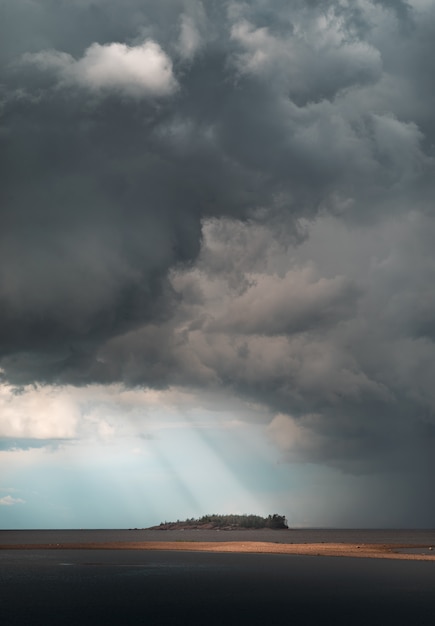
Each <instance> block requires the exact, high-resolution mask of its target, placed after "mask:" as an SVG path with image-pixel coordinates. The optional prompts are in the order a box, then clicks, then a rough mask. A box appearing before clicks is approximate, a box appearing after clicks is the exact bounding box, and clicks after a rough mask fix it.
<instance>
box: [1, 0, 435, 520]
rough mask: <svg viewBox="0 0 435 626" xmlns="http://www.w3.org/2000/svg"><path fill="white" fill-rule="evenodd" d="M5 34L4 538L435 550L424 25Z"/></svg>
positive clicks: (430, 18)
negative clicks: (433, 545) (425, 536)
mask: <svg viewBox="0 0 435 626" xmlns="http://www.w3.org/2000/svg"><path fill="white" fill-rule="evenodd" d="M0 13H1V15H0V31H1V32H0V59H1V66H0V67H1V69H0V71H1V80H0V115H1V127H0V142H1V150H0V154H1V159H2V163H1V168H0V172H1V174H0V175H1V177H2V181H1V185H0V189H1V194H2V198H1V213H0V219H1V223H0V240H1V241H0V368H1V385H0V437H1V439H0V527H1V528H29V527H144V526H147V525H151V524H157V523H158V522H160V521H163V520H164V519H167V520H170V519H173V518H175V519H176V518H180V519H182V518H185V517H192V516H198V515H201V514H205V513H211V512H221V513H230V512H231V513H250V512H252V513H257V514H263V515H266V514H269V513H273V512H279V513H284V514H286V515H287V517H288V519H289V522H290V524H291V525H295V526H414V527H424V526H426V527H429V526H432V527H433V526H434V524H435V505H434V503H433V499H431V498H430V493H431V483H432V476H433V474H434V470H435V465H434V463H435V461H434V458H435V457H434V455H433V448H434V443H435V394H434V385H433V379H434V376H435V347H434V340H435V291H434V289H433V284H434V278H435V256H434V250H433V240H434V235H435V220H434V212H433V198H434V186H435V184H434V181H435V176H434V173H435V172H434V166H435V154H434V152H435V148H434V146H435V117H434V110H435V83H434V72H433V61H432V59H433V57H434V52H435V50H434V48H435V3H434V2H433V1H432V0H409V1H406V0H395V1H392V0H322V1H320V0H310V1H306V0H305V1H302V0H295V1H294V2H291V3H289V2H285V1H284V0H268V1H267V2H266V1H265V0H247V1H245V2H237V1H233V0H228V1H226V2H217V1H216V2H215V1H212V0H210V1H209V2H207V1H205V0H204V1H202V2H201V1H200V0H149V1H147V2H144V1H143V0H125V1H124V2H122V3H119V2H115V1H114V0H71V1H69V2H57V1H56V2H55V1H54V0H53V1H51V0H50V1H46V0H44V1H42V0H15V1H14V2H3V3H2V4H1V7H0Z"/></svg>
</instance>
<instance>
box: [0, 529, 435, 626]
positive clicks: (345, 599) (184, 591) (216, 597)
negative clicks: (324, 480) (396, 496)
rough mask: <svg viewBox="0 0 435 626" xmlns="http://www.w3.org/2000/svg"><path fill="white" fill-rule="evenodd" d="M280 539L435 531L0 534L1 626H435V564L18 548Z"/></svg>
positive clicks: (415, 539)
mask: <svg viewBox="0 0 435 626" xmlns="http://www.w3.org/2000/svg"><path fill="white" fill-rule="evenodd" d="M192 539H196V540H198V541H249V540H251V541H272V542H280V543H284V542H285V543H292V542H293V543H304V542H306V543H311V542H316V543H317V542H322V541H323V542H344V543H346V542H347V543H397V544H405V543H406V544H410V545H412V546H415V549H416V550H419V549H420V548H419V546H420V545H429V544H433V545H434V546H435V531H434V530H365V529H364V530H357V529H353V530H339V529H327V530H325V529H297V530H289V531H271V530H265V531H263V530H261V531H202V530H198V531H187V530H186V531H158V530H154V531H150V530H141V529H137V530H136V529H131V530H28V531H13V530H10V531H0V545H2V546H3V548H2V549H1V550H0V624H1V626H18V625H19V626H21V625H22V624H23V625H29V626H34V625H35V626H39V625H41V626H52V625H53V626H54V625H56V626H63V625H65V626H72V625H77V626H81V625H83V626H87V625H91V624H92V625H99V624H101V625H105V626H106V625H107V626H112V625H115V624H116V625H120V626H124V625H125V626H130V625H142V624H143V625H147V626H149V625H160V624H162V625H166V624H168V625H184V624H186V625H188V626H196V625H201V626H208V625H215V626H218V625H219V626H226V625H229V626H231V625H234V626H235V625H237V626H240V625H242V626H243V625H245V624H246V625H248V624H249V625H256V624H261V625H263V626H269V625H275V624H276V625H278V624H279V625H280V626H281V625H287V624H288V625H289V626H290V625H291V626H295V625H298V624H301V625H316V626H321V625H324V624H331V625H335V624H339V625H341V624H343V625H344V624H346V626H352V625H357V626H359V625H363V624H364V625H365V626H366V625H367V626H372V625H380V626H381V625H382V626H384V625H389V624H394V625H402V624H403V625H405V624H406V625H411V624H412V625H414V624H415V625H416V626H420V625H426V624H427V625H429V624H430V625H433V624H434V623H435V562H431V561H413V560H412V561H394V560H384V559H364V558H358V559H357V558H342V557H318V556H292V555H284V554H281V555H280V554H231V553H230V554H229V553H205V552H189V551H188V550H186V551H164V550H163V551H158V552H157V551H141V550H86V549H84V550H63V549H57V550H40V549H33V550H14V549H12V548H13V544H32V543H34V544H62V543H84V542H100V541H101V542H111V541H121V542H122V541H126V542H128V541H159V540H165V541H171V540H172V541H183V540H187V541H191V540H192Z"/></svg>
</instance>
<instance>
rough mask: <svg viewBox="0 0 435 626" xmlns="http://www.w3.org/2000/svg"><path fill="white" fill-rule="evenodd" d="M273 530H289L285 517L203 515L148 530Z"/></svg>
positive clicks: (166, 523)
mask: <svg viewBox="0 0 435 626" xmlns="http://www.w3.org/2000/svg"><path fill="white" fill-rule="evenodd" d="M263 528H271V529H273V530H288V524H287V520H286V518H285V515H278V514H277V513H274V514H273V515H268V516H267V517H261V516H260V515H217V514H213V515H203V516H202V517H200V518H198V519H195V518H193V517H192V518H191V519H186V520H183V521H180V520H177V521H176V522H161V523H160V524H159V525H158V526H151V527H150V528H147V530H249V529H253V530H259V529H263Z"/></svg>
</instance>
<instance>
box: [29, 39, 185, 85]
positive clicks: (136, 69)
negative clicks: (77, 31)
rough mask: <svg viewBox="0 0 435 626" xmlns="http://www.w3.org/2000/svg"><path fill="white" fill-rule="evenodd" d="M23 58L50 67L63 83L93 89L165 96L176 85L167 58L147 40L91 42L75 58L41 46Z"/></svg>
mask: <svg viewBox="0 0 435 626" xmlns="http://www.w3.org/2000/svg"><path fill="white" fill-rule="evenodd" d="M23 61H24V62H27V63H32V64H34V65H36V66H37V67H39V68H41V69H43V70H52V71H54V72H55V73H57V74H58V76H59V80H60V83H61V84H63V85H79V86H81V87H85V88H86V89H89V90H90V91H92V92H97V93H98V92H103V91H118V92H120V93H122V94H124V95H128V96H131V97H147V96H168V95H170V94H172V93H173V92H174V91H175V90H176V89H177V87H178V84H177V81H176V79H175V77H174V75H173V71H172V61H171V59H170V58H169V56H168V55H167V54H166V53H165V52H164V51H163V50H162V48H161V47H160V46H159V45H158V44H157V43H156V42H154V41H151V40H147V41H144V42H143V43H142V44H140V45H137V46H128V45H126V44H124V43H117V42H114V43H109V44H105V45H100V44H98V43H93V44H92V45H91V46H89V48H87V49H86V50H85V53H84V55H83V57H82V58H81V59H79V60H76V59H74V58H73V57H72V56H71V55H70V54H67V53H65V52H59V51H57V50H45V51H43V52H38V53H36V54H26V55H24V57H23Z"/></svg>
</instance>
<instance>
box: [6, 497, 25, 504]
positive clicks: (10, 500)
mask: <svg viewBox="0 0 435 626" xmlns="http://www.w3.org/2000/svg"><path fill="white" fill-rule="evenodd" d="M24 502H25V500H22V499H21V498H13V497H12V496H4V498H0V506H13V505H14V504H24Z"/></svg>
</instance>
